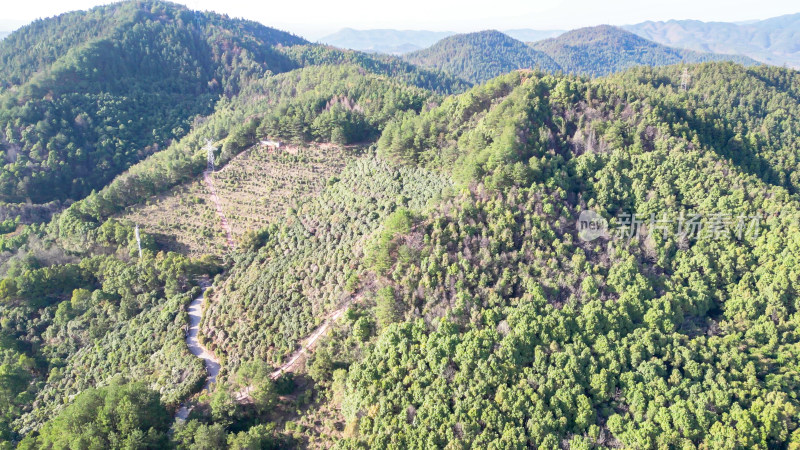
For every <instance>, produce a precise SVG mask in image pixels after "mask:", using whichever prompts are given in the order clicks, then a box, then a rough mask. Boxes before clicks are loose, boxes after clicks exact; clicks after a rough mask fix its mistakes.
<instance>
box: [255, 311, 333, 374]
mask: <svg viewBox="0 0 800 450" xmlns="http://www.w3.org/2000/svg"><path fill="white" fill-rule="evenodd" d="M345 309H347V306H346V305H345V306H343V307H341V308H339V309H337V310H336V311H334V312H332V313H330V314H328V316H327V317H326V318H325V322H323V323H322V325H320V326H319V327H318V328H317V329H316V330H314V332H312V333H311V334H310V335H309V336H308V337H307V338H306V339H305V342H303V343H302V344H301V346H300V348H299V349H297V350H296V351H295V352H294V353H292V355H291V356H290V357H289V360H288V361H286V362H285V363H284V364H283V365H282V366H280V367H279V368H278V369H277V370H275V371H274V372H272V374H270V378H272V379H273V380H276V379H277V378H278V377H280V376H281V374H283V373H286V372H294V371H295V369H296V367H295V365H297V363H298V361H300V358H302V357H303V356H305V355H308V353H309V352H310V351H311V350H312V349H313V348H314V344H316V342H317V340H319V338H321V337H322V336H323V335H324V334H325V332H326V331H328V328H330V326H331V325H332V324H333V323H334V322H336V321H337V320H338V319H339V317H342V314H344V311H345Z"/></svg>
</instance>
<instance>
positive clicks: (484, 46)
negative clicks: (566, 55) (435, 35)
mask: <svg viewBox="0 0 800 450" xmlns="http://www.w3.org/2000/svg"><path fill="white" fill-rule="evenodd" d="M403 58H404V59H405V60H406V61H408V62H410V63H412V64H417V65H419V66H422V67H431V68H435V69H439V70H442V71H444V72H447V73H450V74H453V75H455V76H458V77H460V78H463V79H465V80H468V81H471V82H474V83H478V82H483V81H486V80H488V79H490V78H494V77H496V76H498V75H502V74H504V73H508V72H511V71H512V70H516V69H522V68H527V69H542V70H547V71H555V70H558V68H559V67H558V64H556V63H555V62H554V61H553V60H552V59H551V58H550V57H549V56H547V55H545V54H544V53H542V52H539V51H537V50H534V49H532V48H531V47H529V46H527V45H525V44H524V43H522V42H520V41H518V40H516V39H513V38H511V37H509V36H507V35H505V34H503V33H501V32H499V31H493V30H489V31H481V32H479V33H468V34H459V35H455V36H451V37H448V38H445V39H442V40H441V41H439V42H437V43H436V44H434V45H433V46H431V47H430V48H426V49H424V50H419V51H416V52H413V53H409V54H407V55H404V56H403Z"/></svg>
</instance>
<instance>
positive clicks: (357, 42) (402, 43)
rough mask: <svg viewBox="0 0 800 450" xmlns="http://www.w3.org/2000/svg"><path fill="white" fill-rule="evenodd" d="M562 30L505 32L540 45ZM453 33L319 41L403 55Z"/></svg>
mask: <svg viewBox="0 0 800 450" xmlns="http://www.w3.org/2000/svg"><path fill="white" fill-rule="evenodd" d="M563 32H564V31H563V30H530V29H518V30H506V31H504V33H505V34H507V35H509V36H511V37H513V38H514V39H517V40H520V41H523V42H532V41H538V40H541V39H547V38H550V37H555V36H558V35H559V34H561V33H563ZM454 34H456V33H454V32H452V31H426V30H354V29H352V28H344V29H342V30H340V31H337V32H336V33H333V34H331V35H328V36H325V37H323V38H321V39H320V40H319V41H320V42H322V43H325V44H329V45H333V46H335V47H340V48H349V49H353V50H361V51H364V52H377V53H388V54H392V55H401V54H404V53H410V52H413V51H415V50H421V49H423V48H427V47H430V46H431V45H433V44H435V43H436V42H438V41H439V40H441V39H444V38H446V37H449V36H453V35H454Z"/></svg>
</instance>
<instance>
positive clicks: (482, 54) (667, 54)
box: [402, 25, 756, 83]
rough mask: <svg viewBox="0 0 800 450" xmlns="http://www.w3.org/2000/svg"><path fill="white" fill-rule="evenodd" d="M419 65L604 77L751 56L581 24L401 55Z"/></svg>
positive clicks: (446, 42)
mask: <svg viewBox="0 0 800 450" xmlns="http://www.w3.org/2000/svg"><path fill="white" fill-rule="evenodd" d="M402 58H403V59H405V60H406V61H408V62H410V63H412V64H416V65H419V66H422V67H428V68H432V69H438V70H442V71H444V72H447V73H450V74H451V75H454V76H457V77H460V78H462V79H464V80H467V81H471V82H475V83H480V82H483V81H486V80H489V79H491V78H494V77H496V76H498V75H501V74H503V73H508V72H510V71H513V70H517V69H536V68H538V69H542V70H546V71H550V72H559V71H560V72H565V73H574V74H581V75H592V76H597V75H606V74H609V73H614V72H619V71H621V70H625V69H628V68H631V67H634V66H642V65H648V66H663V65H667V64H676V63H680V62H687V63H693V62H705V61H734V62H738V63H741V64H746V65H749V64H756V62H755V61H754V60H752V59H750V58H747V57H743V56H733V55H718V54H712V53H700V52H695V51H692V50H683V49H676V48H672V47H668V46H665V45H661V44H657V43H655V42H652V41H648V40H647V39H644V38H642V37H640V36H637V35H635V34H633V33H631V32H628V31H625V30H623V29H621V28H617V27H612V26H609V25H601V26H598V27H591V28H581V29H578V30H573V31H570V32H567V33H564V34H562V35H560V36H558V37H556V38H550V39H546V40H543V41H539V42H535V43H530V44H525V43H523V42H521V41H518V40H516V39H514V38H512V37H511V36H508V35H506V34H503V33H501V32H499V31H494V30H490V31H481V32H478V33H468V34H458V35H454V36H450V37H447V38H444V39H442V40H441V41H439V42H437V43H436V44H434V45H433V46H431V47H429V48H426V49H423V50H418V51H416V52H412V53H409V54H406V55H403V56H402Z"/></svg>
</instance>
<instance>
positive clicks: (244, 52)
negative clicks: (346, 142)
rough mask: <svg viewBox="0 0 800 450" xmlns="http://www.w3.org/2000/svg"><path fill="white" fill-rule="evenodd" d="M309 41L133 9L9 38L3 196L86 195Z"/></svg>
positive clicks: (0, 107) (156, 9)
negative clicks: (288, 49)
mask: <svg viewBox="0 0 800 450" xmlns="http://www.w3.org/2000/svg"><path fill="white" fill-rule="evenodd" d="M304 42H305V41H304V40H303V39H301V38H298V37H296V36H293V35H290V34H287V33H283V32H280V31H277V30H273V29H271V28H267V27H264V26H261V25H259V24H256V23H254V22H248V21H244V20H231V19H228V18H226V17H223V16H219V15H217V14H213V13H198V12H193V11H190V10H188V9H186V8H184V7H182V6H178V5H175V4H170V3H163V2H158V1H129V2H122V3H116V4H113V5H109V6H102V7H97V8H94V9H92V10H90V11H87V12H74V13H68V14H64V15H61V16H58V17H54V18H50V19H45V20H38V21H36V22H34V23H32V24H30V25H28V26H25V27H23V28H21V29H19V30H17V31H15V32H14V33H13V34H11V35H10V36H8V37H7V38H6V39H3V41H2V42H0V61H2V64H1V65H0V89H2V90H3V92H2V98H0V102H2V103H0V129H2V130H3V134H2V136H1V137H0V146H2V151H3V152H4V154H5V164H4V165H3V167H2V168H0V200H3V201H7V202H19V201H25V200H26V199H30V200H32V201H33V202H37V203H38V202H46V201H49V200H54V199H60V200H64V199H68V198H71V199H77V198H81V197H83V196H84V195H86V194H88V193H89V192H90V191H91V190H92V189H97V188H100V187H102V186H103V185H104V184H105V183H107V182H108V181H110V180H111V179H112V177H113V176H115V175H117V174H119V173H120V172H122V171H123V170H125V169H126V168H128V167H129V166H130V165H131V164H133V163H134V162H136V161H138V160H140V159H142V158H143V157H145V156H147V155H148V154H150V153H153V152H155V151H157V150H158V149H159V148H161V147H164V146H165V145H167V144H168V143H169V141H170V140H171V139H174V138H176V137H180V136H182V135H183V134H185V133H186V132H187V131H188V130H189V128H190V127H191V123H192V120H194V118H195V116H197V115H205V114H208V113H209V112H210V111H211V108H213V105H214V103H215V102H216V101H217V99H218V98H219V97H220V96H221V95H228V96H230V95H232V94H234V93H236V92H237V91H238V90H239V88H240V85H241V84H242V83H243V82H246V80H247V79H248V78H250V77H256V76H262V75H263V74H264V73H265V71H272V72H282V71H285V70H288V69H290V68H293V67H294V64H293V63H292V62H291V61H290V60H288V58H286V57H285V56H284V55H282V54H281V53H279V52H277V51H276V50H275V49H274V48H273V46H275V45H291V44H300V43H304Z"/></svg>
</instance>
